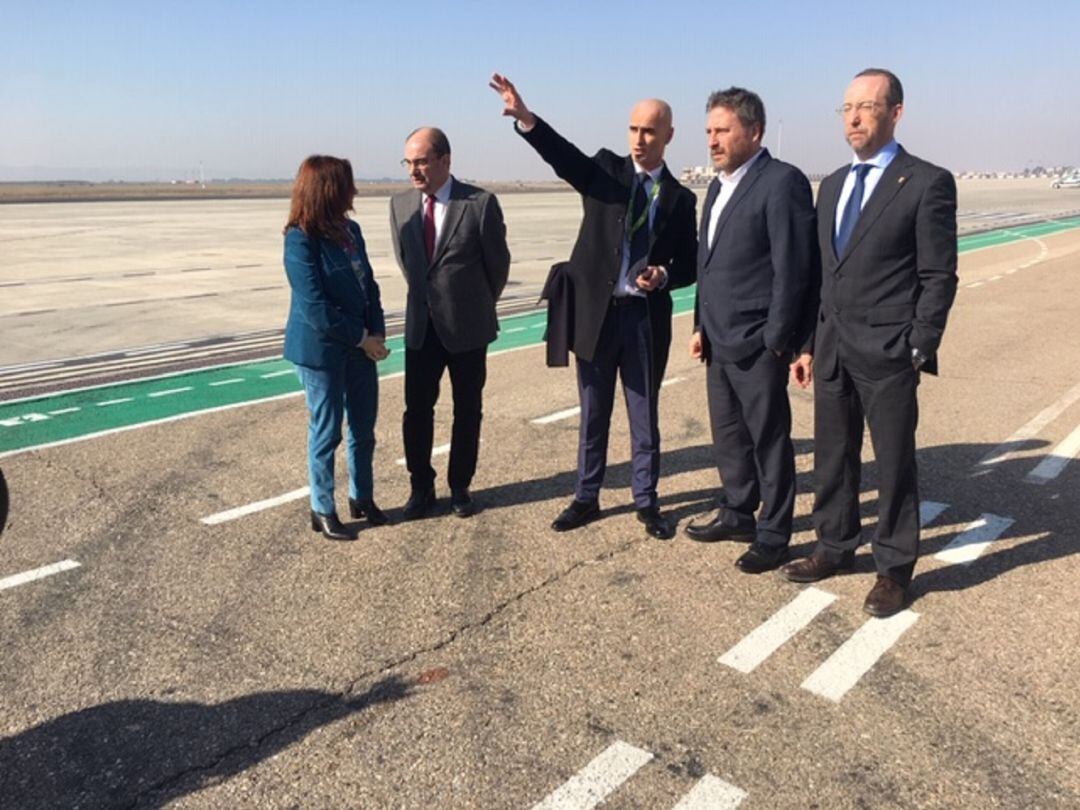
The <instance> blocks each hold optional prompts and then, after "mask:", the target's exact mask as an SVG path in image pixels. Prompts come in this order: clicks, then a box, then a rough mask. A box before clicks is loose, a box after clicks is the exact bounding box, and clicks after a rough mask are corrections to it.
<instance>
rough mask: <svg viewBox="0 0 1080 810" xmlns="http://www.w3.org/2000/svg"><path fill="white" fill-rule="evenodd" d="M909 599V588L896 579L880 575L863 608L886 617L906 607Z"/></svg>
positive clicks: (881, 617) (870, 612)
mask: <svg viewBox="0 0 1080 810" xmlns="http://www.w3.org/2000/svg"><path fill="white" fill-rule="evenodd" d="M906 601H907V589H906V588H905V587H904V586H903V585H901V584H900V583H899V582H896V581H895V580H891V579H889V578H888V577H883V576H878V578H877V582H875V583H874V587H873V588H871V589H870V593H868V594H867V595H866V601H865V602H863V606H862V609H863V611H865V612H866V613H869V614H870V615H871V616H877V617H878V618H879V619H884V618H885V617H886V616H892V615H893V614H894V613H899V612H900V611H901V610H903V609H904V603H905V602H906Z"/></svg>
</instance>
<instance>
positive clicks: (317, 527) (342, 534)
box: [311, 512, 356, 540]
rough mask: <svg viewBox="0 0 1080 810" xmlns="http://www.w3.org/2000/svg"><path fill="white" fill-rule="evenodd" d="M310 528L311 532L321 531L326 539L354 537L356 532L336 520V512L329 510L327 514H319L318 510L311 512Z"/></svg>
mask: <svg viewBox="0 0 1080 810" xmlns="http://www.w3.org/2000/svg"><path fill="white" fill-rule="evenodd" d="M311 530H312V531H313V532H322V536H323V537H325V538H326V539H327V540H355V539H356V532H354V531H353V530H352V529H350V528H348V527H347V526H345V525H344V524H343V523H342V522H341V521H340V520H338V516H337V513H336V512H331V513H330V514H329V515H321V514H319V513H318V512H312V513H311Z"/></svg>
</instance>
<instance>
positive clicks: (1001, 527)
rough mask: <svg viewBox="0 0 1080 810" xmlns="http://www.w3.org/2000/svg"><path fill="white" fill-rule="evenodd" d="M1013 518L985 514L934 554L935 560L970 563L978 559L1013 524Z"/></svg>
mask: <svg viewBox="0 0 1080 810" xmlns="http://www.w3.org/2000/svg"><path fill="white" fill-rule="evenodd" d="M1013 523H1015V521H1014V520H1013V519H1012V518H1006V517H1000V516H999V515H991V514H983V515H982V516H981V517H980V518H979V519H978V520H976V521H975V522H974V523H970V524H968V526H967V527H966V528H965V529H964V531H962V532H960V534H958V535H956V537H954V538H953V539H952V541H951V542H950V543H949V544H948V545H947V546H945V548H943V549H942V550H941V551H939V552H938V553H937V554H935V555H934V559H935V560H941V561H942V562H947V563H965V564H966V563H970V562H973V561H974V560H977V559H978V558H979V557H980V556H981V555H982V553H983V552H984V551H986V549H987V547H988V546H989V545H990V544H991V543H992V542H994V541H995V540H997V539H998V538H999V537H1001V535H1002V534H1004V532H1005V530H1006V529H1008V528H1009V527H1010V526H1012V525H1013Z"/></svg>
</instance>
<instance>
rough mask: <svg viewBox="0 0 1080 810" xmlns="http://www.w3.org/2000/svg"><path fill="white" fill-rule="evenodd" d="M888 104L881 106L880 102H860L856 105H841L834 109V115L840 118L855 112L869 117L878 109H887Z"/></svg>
mask: <svg viewBox="0 0 1080 810" xmlns="http://www.w3.org/2000/svg"><path fill="white" fill-rule="evenodd" d="M888 106H889V105H888V104H882V103H881V102H880V101H860V102H859V103H858V104H843V105H841V106H839V107H837V108H836V114H837V115H839V116H840V117H841V118H845V117H846V116H849V115H851V114H852V113H853V112H857V113H858V114H859V115H870V114H872V113H873V112H874V111H875V110H876V109H877V108H878V107H888Z"/></svg>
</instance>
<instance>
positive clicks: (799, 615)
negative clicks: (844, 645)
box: [717, 587, 836, 673]
mask: <svg viewBox="0 0 1080 810" xmlns="http://www.w3.org/2000/svg"><path fill="white" fill-rule="evenodd" d="M835 601H836V597H835V596H834V595H833V594H831V593H828V592H826V591H823V590H820V589H818V588H814V587H810V588H807V589H806V590H804V591H802V592H801V593H800V594H799V595H798V596H796V597H795V598H794V599H793V600H792V601H790V602H789V603H788V604H786V605H785V606H784V607H782V608H780V610H778V611H776V613H774V614H773V615H772V617H771V618H769V620H768V621H766V622H765V623H764V624H762V625H760V626H759V627H757V628H756V629H755V630H753V631H751V633H750V634H749V635H747V636H746V637H744V638H743V640H742V641H740V642H739V643H738V644H736V645H735V646H734V647H732V648H731V649H730V650H728V651H727V652H726V653H724V654H723V655H722V656H720V658H718V659H717V661H718V662H719V663H721V664H726V665H727V666H729V667H731V668H732V669H737V670H738V671H739V672H742V673H750V672H753V671H754V670H755V669H756V668H757V667H758V665H759V664H761V663H762V662H763V661H764V660H765V659H766V658H768V657H769V656H770V655H772V654H773V653H774V652H776V651H777V650H778V649H779V648H780V647H781V646H782V645H783V644H784V643H786V642H787V641H789V640H790V639H791V638H792V636H794V635H795V634H796V633H798V632H799V631H800V630H802V629H803V628H804V627H806V625H808V624H810V622H812V621H813V620H814V617H816V616H817V615H818V614H819V613H821V611H823V610H824V609H825V608H827V607H828V606H829V605H831V604H832V603H833V602H835Z"/></svg>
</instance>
